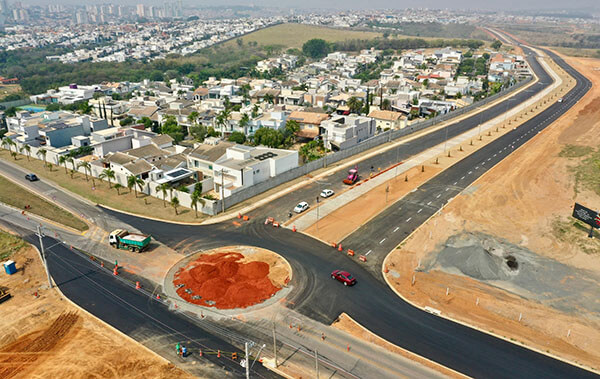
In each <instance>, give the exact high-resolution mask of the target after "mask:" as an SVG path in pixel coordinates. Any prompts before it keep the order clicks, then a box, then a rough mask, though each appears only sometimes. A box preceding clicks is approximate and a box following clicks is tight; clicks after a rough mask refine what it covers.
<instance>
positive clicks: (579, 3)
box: [9, 0, 600, 10]
mask: <svg viewBox="0 0 600 379" xmlns="http://www.w3.org/2000/svg"><path fill="white" fill-rule="evenodd" d="M9 2H13V1H11V0H9ZM22 2H23V3H26V4H40V5H42V4H44V5H47V4H56V3H65V4H83V3H82V2H81V1H80V0H58V1H56V0H22ZM85 3H87V4H92V3H96V4H106V3H114V4H127V5H134V4H138V3H143V4H148V5H159V4H163V3H165V1H160V0H156V1H153V0H88V1H86V2H85ZM183 3H184V4H186V5H187V4H190V5H191V4H198V5H199V6H207V5H225V4H227V5H232V4H239V5H251V4H254V5H257V6H276V7H290V8H328V9H332V8H335V9H340V10H343V9H364V8H378V9H381V8H408V7H413V8H416V7H419V8H455V9H456V8H458V9H469V8H471V9H493V10H498V9H505V10H514V9H528V10H536V9H537V10H547V9H565V8H568V9H590V8H594V9H600V1H598V0H571V1H564V0H528V1H523V0H504V1H497V0H493V1H492V0H417V1H414V0H412V1H408V0H393V1H390V0H369V1H365V0H328V1H323V0H302V1H298V0H254V1H252V0H250V1H243V0H221V1H208V0H183Z"/></svg>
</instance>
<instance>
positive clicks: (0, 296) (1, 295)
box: [0, 288, 10, 303]
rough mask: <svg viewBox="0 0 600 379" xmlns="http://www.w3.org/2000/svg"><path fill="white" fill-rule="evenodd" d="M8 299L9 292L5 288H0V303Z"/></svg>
mask: <svg viewBox="0 0 600 379" xmlns="http://www.w3.org/2000/svg"><path fill="white" fill-rule="evenodd" d="M8 299H10V293H8V291H7V290H5V289H1V288H0V303H2V302H3V301H5V300H8Z"/></svg>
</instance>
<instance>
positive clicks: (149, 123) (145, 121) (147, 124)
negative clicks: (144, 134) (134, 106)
mask: <svg viewBox="0 0 600 379" xmlns="http://www.w3.org/2000/svg"><path fill="white" fill-rule="evenodd" d="M140 122H141V123H142V124H144V128H146V129H150V128H152V124H153V122H152V120H150V118H149V117H146V116H144V117H142V118H141V119H140Z"/></svg>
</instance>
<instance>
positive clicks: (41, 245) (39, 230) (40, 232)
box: [36, 225, 52, 288]
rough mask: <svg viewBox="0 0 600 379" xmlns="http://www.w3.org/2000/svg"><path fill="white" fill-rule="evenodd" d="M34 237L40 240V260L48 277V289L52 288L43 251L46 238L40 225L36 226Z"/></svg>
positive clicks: (44, 251)
mask: <svg viewBox="0 0 600 379" xmlns="http://www.w3.org/2000/svg"><path fill="white" fill-rule="evenodd" d="M36 235H37V236H38V238H39V239H40V254H41V258H42V263H43V264H44V268H45V269H46V275H47V276H48V286H49V288H52V279H51V278H50V271H48V260H47V259H46V250H45V249H44V240H43V238H44V237H46V236H45V235H44V233H43V232H42V226H41V225H38V226H37V233H36Z"/></svg>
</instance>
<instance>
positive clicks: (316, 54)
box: [302, 38, 330, 59]
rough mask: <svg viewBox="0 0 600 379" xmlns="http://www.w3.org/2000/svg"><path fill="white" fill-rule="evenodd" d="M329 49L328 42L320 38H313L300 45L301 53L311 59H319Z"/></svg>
mask: <svg viewBox="0 0 600 379" xmlns="http://www.w3.org/2000/svg"><path fill="white" fill-rule="evenodd" d="M329 51H330V47H329V44H328V43H327V42H326V41H325V40H322V39H320V38H313V39H310V40H308V41H306V42H305V43H304V45H302V53H303V54H304V55H306V56H308V57H310V58H313V59H320V58H323V57H324V56H326V55H327V54H328V53H329Z"/></svg>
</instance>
